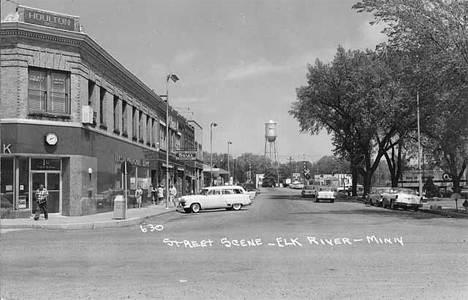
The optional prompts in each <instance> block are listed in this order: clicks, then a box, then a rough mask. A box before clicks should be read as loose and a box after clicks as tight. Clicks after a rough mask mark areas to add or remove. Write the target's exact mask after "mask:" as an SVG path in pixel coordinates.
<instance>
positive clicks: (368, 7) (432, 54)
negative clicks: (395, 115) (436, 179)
mask: <svg viewBox="0 0 468 300" xmlns="http://www.w3.org/2000/svg"><path fill="white" fill-rule="evenodd" d="M353 8H354V9H356V10H357V11H358V12H368V13H372V14H373V15H374V17H375V20H374V21H373V22H371V24H373V23H378V22H384V23H385V24H386V25H387V27H386V28H385V29H384V31H383V32H384V33H386V34H387V36H388V37H389V41H388V44H385V45H382V46H383V47H385V48H390V49H392V50H393V51H401V52H402V53H405V55H407V56H409V57H411V58H412V60H413V63H411V64H409V65H411V66H412V68H414V69H415V75H416V80H413V81H412V82H414V83H416V86H415V87H414V88H415V89H417V90H418V91H419V92H420V93H421V94H423V93H425V97H423V100H425V101H423V102H422V107H421V109H422V114H423V118H422V119H421V120H422V124H421V125H422V134H423V135H425V138H426V139H428V140H429V141H430V143H429V145H428V146H426V147H425V151H431V153H430V154H431V156H432V157H434V158H435V159H436V160H437V162H438V165H439V166H440V167H441V168H442V169H444V170H445V171H446V172H448V173H450V174H451V176H452V179H453V187H454V190H455V191H456V190H458V189H459V184H460V179H461V177H462V175H463V173H464V171H465V170H466V165H467V161H468V158H467V156H468V154H467V152H468V151H467V144H468V141H467V138H468V124H467V122H468V110H467V109H466V107H468V97H467V95H468V92H467V91H468V1H466V0H412V1H405V0H364V1H360V2H358V3H356V4H355V5H354V6H353Z"/></svg>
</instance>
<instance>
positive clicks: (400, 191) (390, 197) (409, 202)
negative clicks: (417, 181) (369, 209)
mask: <svg viewBox="0 0 468 300" xmlns="http://www.w3.org/2000/svg"><path fill="white" fill-rule="evenodd" d="M382 198H383V199H382V207H383V208H386V207H389V208H390V209H397V208H404V209H413V210H414V211H418V210H419V208H420V207H422V206H423V204H422V197H421V196H419V195H418V194H417V192H416V191H415V190H413V189H410V188H398V187H394V188H391V189H390V190H389V191H388V192H387V193H383V194H382Z"/></svg>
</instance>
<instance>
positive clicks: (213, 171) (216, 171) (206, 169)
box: [203, 165, 229, 176]
mask: <svg viewBox="0 0 468 300" xmlns="http://www.w3.org/2000/svg"><path fill="white" fill-rule="evenodd" d="M210 172H211V174H213V176H220V175H227V174H229V173H228V171H226V170H224V169H221V168H210V167H209V166H208V167H206V165H205V166H203V173H208V174H210Z"/></svg>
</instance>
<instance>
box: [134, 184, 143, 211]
mask: <svg viewBox="0 0 468 300" xmlns="http://www.w3.org/2000/svg"><path fill="white" fill-rule="evenodd" d="M142 197H143V190H142V189H141V186H138V187H137V189H136V190H135V200H136V203H137V204H138V208H141V199H142Z"/></svg>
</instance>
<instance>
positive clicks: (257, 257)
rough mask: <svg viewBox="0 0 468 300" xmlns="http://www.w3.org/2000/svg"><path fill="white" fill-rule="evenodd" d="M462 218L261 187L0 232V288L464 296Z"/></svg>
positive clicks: (169, 294)
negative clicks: (159, 210)
mask: <svg viewBox="0 0 468 300" xmlns="http://www.w3.org/2000/svg"><path fill="white" fill-rule="evenodd" d="M156 225H162V226H158V227H156ZM467 225H468V221H467V220H463V219H448V218H442V217H439V216H437V215H431V214H424V213H421V212H410V211H390V210H383V209H381V208H375V207H366V206H364V205H362V204H359V203H349V202H340V201H337V202H335V203H334V204H329V203H314V202H312V201H307V200H303V199H301V198H300V197H299V191H295V190H289V189H274V188H272V189H264V190H263V192H262V194H261V195H259V196H258V197H257V198H256V199H255V200H254V205H253V206H252V207H249V208H246V209H243V210H241V211H239V212H235V211H225V210H218V211H209V212H201V213H199V214H182V213H177V212H174V213H171V214H166V215H163V216H159V217H157V218H154V219H151V220H148V222H147V224H146V225H145V226H143V227H142V228H143V229H146V230H147V231H146V232H143V231H142V229H141V227H139V226H133V227H128V228H118V229H107V230H83V231H76V230H75V231H48V230H22V231H10V232H6V233H4V234H3V235H2V243H1V252H2V255H1V264H2V268H1V282H2V286H1V296H2V297H3V299H6V300H9V299H249V300H250V299H359V300H362V299H370V300H375V299H424V300H426V299H437V300H438V299H468V288H467V284H466V282H467V279H468V255H467V250H468V247H467V240H468V236H467V234H466V229H467ZM151 229H154V230H153V231H151ZM161 229H162V230H161Z"/></svg>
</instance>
